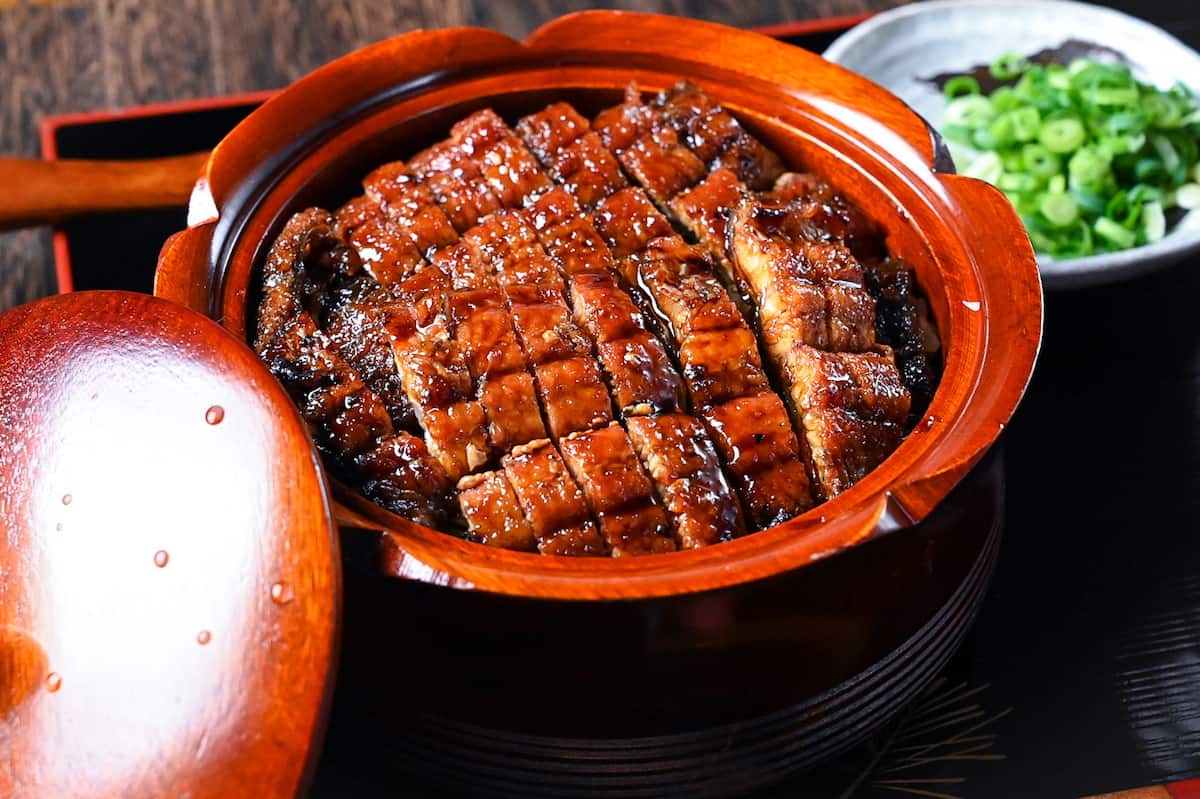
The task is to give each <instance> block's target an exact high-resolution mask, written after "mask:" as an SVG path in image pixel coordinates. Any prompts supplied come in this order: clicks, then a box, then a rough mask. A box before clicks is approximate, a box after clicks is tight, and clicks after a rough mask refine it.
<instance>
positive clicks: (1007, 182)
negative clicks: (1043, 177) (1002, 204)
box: [989, 172, 1039, 193]
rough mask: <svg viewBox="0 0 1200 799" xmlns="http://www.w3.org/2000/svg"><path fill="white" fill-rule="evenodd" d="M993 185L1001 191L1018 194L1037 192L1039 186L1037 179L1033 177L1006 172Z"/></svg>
mask: <svg viewBox="0 0 1200 799" xmlns="http://www.w3.org/2000/svg"><path fill="white" fill-rule="evenodd" d="M989 182H990V181H989ZM995 183H996V187H997V188H999V189H1000V190H1001V191H1015V192H1018V193H1021V192H1029V191H1037V189H1038V185H1039V184H1038V179H1037V178H1035V177H1034V176H1033V175H1024V174H1021V173H1020V172H1006V173H1004V174H1003V175H1001V176H1000V177H999V178H998V179H997V180H996V181H995Z"/></svg>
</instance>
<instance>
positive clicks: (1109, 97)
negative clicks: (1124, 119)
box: [1085, 88, 1138, 107]
mask: <svg viewBox="0 0 1200 799" xmlns="http://www.w3.org/2000/svg"><path fill="white" fill-rule="evenodd" d="M1085 99H1086V100H1087V101H1088V102H1090V103H1091V104H1092V105H1115V106H1119V107H1125V106H1131V105H1133V104H1134V103H1136V102H1137V101H1138V91H1137V89H1135V88H1121V89H1106V88H1098V89H1092V90H1091V91H1089V92H1088V93H1087V96H1086V97H1085Z"/></svg>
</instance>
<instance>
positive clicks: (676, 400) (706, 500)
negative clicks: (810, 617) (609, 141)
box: [516, 103, 745, 547]
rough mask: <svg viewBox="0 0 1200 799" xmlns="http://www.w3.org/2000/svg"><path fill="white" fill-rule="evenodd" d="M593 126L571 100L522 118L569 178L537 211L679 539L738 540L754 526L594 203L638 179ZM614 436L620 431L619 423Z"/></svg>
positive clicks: (528, 133)
mask: <svg viewBox="0 0 1200 799" xmlns="http://www.w3.org/2000/svg"><path fill="white" fill-rule="evenodd" d="M588 128H589V123H588V121H587V120H586V119H585V118H584V117H583V116H582V115H580V114H579V113H577V112H576V111H575V109H574V108H572V107H571V106H570V105H568V104H566V103H556V104H554V105H551V106H549V107H548V108H546V109H543V110H542V111H540V112H537V113H535V114H531V115H529V116H527V117H525V118H524V119H522V120H521V121H520V122H519V123H518V124H517V126H516V130H517V132H518V134H519V135H520V136H521V138H522V140H523V141H524V142H525V144H526V145H527V146H528V147H529V149H530V151H531V152H533V153H534V154H535V156H536V157H537V158H538V160H539V161H540V162H541V163H542V164H543V166H545V167H546V169H547V171H548V172H549V173H550V174H551V175H552V176H553V177H554V178H555V179H556V181H557V182H558V183H560V184H561V185H560V186H558V187H556V188H555V189H552V190H550V191H548V192H546V193H545V194H542V195H541V196H540V197H539V198H537V200H536V201H534V202H532V203H531V204H530V205H529V206H528V208H527V214H528V215H529V217H530V219H531V223H532V225H533V227H534V228H535V230H537V234H538V238H539V240H540V241H541V243H542V245H543V246H544V247H545V249H546V252H547V253H548V254H550V255H551V257H553V258H554V259H555V260H556V261H557V262H558V264H559V267H560V269H561V270H562V272H563V274H564V276H565V277H567V280H568V284H569V288H570V295H569V299H570V305H571V308H572V310H573V313H574V317H575V320H576V322H577V323H578V324H579V325H580V326H581V327H582V328H583V329H584V330H585V331H586V332H587V333H588V335H589V336H590V337H591V338H592V340H593V342H594V346H595V350H596V354H597V357H598V358H599V360H600V362H601V365H602V366H603V368H604V373H605V379H606V381H607V383H608V385H609V391H610V393H611V395H612V398H613V401H614V403H615V404H616V406H617V408H618V409H619V411H620V415H621V416H622V418H623V419H624V420H625V426H626V428H627V436H628V439H629V444H630V445H631V446H632V447H633V448H634V451H635V452H636V454H637V456H638V458H639V459H640V461H641V463H642V464H643V466H644V468H645V469H646V470H647V471H648V472H649V475H650V478H651V480H652V483H653V486H654V490H655V492H656V493H657V495H658V497H659V499H660V501H661V502H662V503H663V504H664V505H665V506H666V508H667V509H668V511H669V517H670V521H671V529H672V534H673V536H674V540H675V542H676V544H677V545H678V546H680V547H696V546H703V545H705V544H709V543H714V542H716V541H720V540H728V539H730V538H733V537H735V536H737V535H741V534H742V533H744V531H745V525H744V522H743V519H742V511H741V506H740V504H739V503H738V501H737V499H736V495H735V494H734V492H733V491H732V490H731V488H730V486H729V483H728V481H727V480H726V478H725V475H724V472H723V471H722V469H721V466H720V463H719V460H718V458H717V455H716V452H715V450H714V448H713V446H712V443H711V441H710V440H709V439H708V435H707V433H706V432H705V431H704V429H703V427H702V426H701V424H700V423H699V422H698V421H697V420H696V419H695V418H694V417H691V416H690V415H688V414H687V413H685V412H683V411H686V391H685V387H684V384H683V380H682V378H681V376H680V375H679V373H678V371H677V369H676V367H675V365H674V364H673V363H672V362H671V358H670V356H669V355H668V353H667V352H666V349H665V348H664V346H663V344H662V342H661V341H660V340H659V338H658V336H656V335H655V334H654V333H653V332H652V331H651V330H650V329H649V326H648V325H647V324H646V323H645V321H644V317H643V314H642V313H641V311H640V309H639V308H638V307H637V306H636V305H635V304H634V302H633V299H632V297H631V296H630V294H629V292H628V290H627V289H626V288H625V287H624V286H622V285H621V282H620V280H621V279H620V276H619V271H618V269H617V263H616V258H615V257H614V255H613V253H612V251H611V249H610V248H609V247H608V244H607V243H606V242H605V241H604V239H603V237H602V236H601V235H600V233H599V231H598V230H597V229H596V227H595V224H594V223H593V221H592V218H591V216H590V215H589V214H588V213H586V212H585V210H584V209H585V207H590V206H593V205H595V204H596V203H598V202H600V201H601V200H602V199H603V198H604V197H607V196H608V195H610V194H612V193H613V192H615V191H618V190H620V189H622V188H625V187H626V186H627V185H628V184H627V182H626V180H625V178H624V177H623V175H622V173H621V169H620V165H619V164H618V163H617V160H616V158H615V157H614V156H613V155H612V154H611V153H610V152H609V151H608V149H607V148H606V147H605V146H604V144H603V142H601V141H600V140H599V138H598V137H597V136H596V135H595V134H594V133H591V132H590V131H589V130H588ZM651 414H653V417H652V418H649V415H651ZM604 435H605V436H611V437H613V438H614V439H616V438H618V437H619V436H620V434H619V433H618V432H617V431H616V430H615V428H609V429H608V430H607V431H606V432H605V434H604ZM564 455H566V451H565V450H564Z"/></svg>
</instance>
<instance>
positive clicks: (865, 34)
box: [822, 0, 1200, 290]
mask: <svg viewBox="0 0 1200 799" xmlns="http://www.w3.org/2000/svg"><path fill="white" fill-rule="evenodd" d="M1047 6H1053V7H1055V8H1060V9H1068V10H1069V11H1070V13H1072V14H1076V15H1079V16H1081V17H1092V18H1096V19H1105V20H1109V21H1110V22H1111V23H1113V24H1115V25H1120V26H1121V29H1122V30H1130V29H1135V30H1138V31H1140V32H1141V34H1142V35H1143V36H1146V37H1149V38H1152V39H1153V40H1155V43H1156V45H1157V46H1162V47H1169V48H1171V49H1173V50H1175V51H1177V52H1178V53H1179V54H1180V56H1181V57H1184V58H1187V59H1190V60H1191V61H1193V62H1194V65H1195V67H1196V69H1195V71H1194V73H1193V74H1194V75H1197V76H1200V52H1197V51H1196V50H1194V49H1193V48H1191V47H1189V46H1188V45H1187V44H1186V43H1184V42H1182V41H1180V40H1179V38H1178V37H1176V36H1173V35H1172V34H1171V33H1169V32H1168V31H1166V30H1164V29H1162V28H1160V27H1159V26H1157V25H1155V24H1153V23H1151V22H1147V21H1146V20H1144V19H1141V18H1139V17H1135V16H1133V15H1132V14H1129V13H1126V12H1124V11H1121V10H1119V9H1116V8H1109V7H1107V6H1098V5H1093V4H1091V3H1084V2H1078V0H925V2H922V3H916V4H911V5H904V6H897V7H896V8H892V9H888V10H887V11H883V12H881V13H879V14H876V15H874V16H871V17H869V18H867V19H866V20H864V21H863V22H862V23H861V24H859V25H856V26H854V27H853V28H851V29H850V30H848V31H846V32H845V33H843V34H842V35H840V36H839V37H838V38H837V39H835V40H834V41H833V43H832V44H830V45H829V47H827V48H825V51H824V52H823V53H822V57H824V58H826V59H828V60H830V61H833V62H834V63H837V64H844V65H846V66H847V68H848V69H850V68H852V66H851V65H852V64H853V61H852V60H851V57H852V54H853V53H854V52H856V51H857V50H861V49H862V48H863V47H864V46H870V45H871V43H872V41H874V40H877V39H878V37H881V36H884V35H885V32H886V31H887V30H888V29H889V28H890V27H892V26H894V25H897V24H900V23H902V22H903V21H905V20H909V19H911V18H913V17H919V16H926V15H930V14H935V15H936V14H944V13H945V12H946V11H947V10H948V9H958V8H976V9H978V8H986V9H996V10H998V11H1000V12H1003V13H1006V14H1014V15H1015V14H1025V13H1030V12H1036V11H1037V10H1038V9H1039V7H1043V8H1044V7H1047ZM985 35H986V34H985ZM1096 44H1101V45H1106V46H1109V47H1112V48H1114V49H1116V50H1117V51H1119V52H1123V51H1122V50H1121V48H1122V43H1121V41H1118V40H1115V39H1114V40H1112V41H1101V42H1096ZM847 62H849V64H847ZM1177 80H1181V81H1184V82H1188V81H1186V80H1185V77H1177ZM1190 85H1191V87H1192V88H1193V89H1200V78H1191V81H1190ZM1197 252H1200V211H1193V212H1191V213H1190V214H1188V219H1187V221H1186V222H1185V221H1180V222H1179V223H1177V225H1176V227H1175V228H1174V229H1172V230H1171V231H1168V233H1167V235H1166V236H1165V237H1164V238H1163V239H1162V240H1160V241H1156V242H1152V243H1150V244H1142V245H1139V246H1137V247H1132V248H1130V249H1127V250H1118V251H1116V252H1111V253H1098V254H1095V255H1088V256H1084V257H1082V258H1061V259H1056V258H1053V257H1051V256H1049V255H1045V254H1041V253H1039V254H1037V258H1038V265H1039V269H1040V272H1041V277H1042V282H1043V284H1044V286H1045V287H1046V288H1047V289H1052V290H1070V289H1078V288H1088V287H1091V286H1099V285H1104V284H1107V283H1115V282H1118V281H1121V280H1127V279H1129V278H1132V277H1138V276H1142V275H1145V274H1148V273H1150V272H1153V271H1156V270H1158V269H1162V268H1164V267H1167V266H1170V265H1172V264H1175V263H1177V262H1179V261H1180V260H1182V259H1184V258H1186V257H1188V256H1189V255H1193V254H1195V253H1197Z"/></svg>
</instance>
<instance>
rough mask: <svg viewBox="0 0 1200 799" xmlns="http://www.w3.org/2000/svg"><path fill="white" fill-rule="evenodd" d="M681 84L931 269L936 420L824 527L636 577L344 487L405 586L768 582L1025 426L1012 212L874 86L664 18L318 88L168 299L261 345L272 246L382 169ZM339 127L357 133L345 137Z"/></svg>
mask: <svg viewBox="0 0 1200 799" xmlns="http://www.w3.org/2000/svg"><path fill="white" fill-rule="evenodd" d="M679 77H687V78H689V79H691V80H694V81H696V82H697V83H699V84H701V85H702V86H703V87H704V88H705V89H706V90H707V91H709V92H710V93H712V94H713V95H714V96H716V97H717V98H719V99H720V100H721V101H722V102H724V103H726V104H727V105H728V106H729V107H730V108H731V109H733V110H734V111H736V112H737V113H739V114H740V115H741V116H742V118H743V119H744V120H745V121H746V122H747V123H748V124H750V125H751V126H752V127H753V128H754V129H755V130H756V131H757V132H758V133H759V134H760V135H762V136H763V137H764V138H766V139H767V141H768V143H769V144H771V145H772V146H774V147H775V148H777V149H778V150H779V151H780V152H781V153H783V154H784V156H785V157H786V158H787V159H788V160H790V161H791V162H792V163H793V164H796V165H797V166H800V167H803V168H809V169H813V170H814V171H817V172H820V173H821V174H824V175H827V176H828V177H830V178H831V179H832V181H833V182H834V184H835V185H837V186H838V187H839V188H840V189H842V190H843V191H844V192H846V193H847V194H848V195H850V197H851V198H852V199H853V200H855V201H856V202H857V203H859V204H860V205H861V206H863V207H864V208H865V210H866V211H867V213H868V214H869V215H871V216H872V217H874V218H875V219H877V220H879V221H880V222H881V223H882V224H883V226H884V227H885V228H886V230H887V234H888V244H889V247H890V248H891V249H892V251H893V252H895V253H897V254H899V255H901V256H903V257H904V258H906V259H908V260H909V261H911V262H912V263H913V264H914V265H915V267H916V269H917V271H918V276H919V279H920V282H921V284H922V287H923V289H924V291H925V292H926V293H927V294H928V295H929V297H930V300H931V304H932V308H933V312H934V315H935V317H936V319H937V322H938V325H939V328H940V330H941V332H942V336H943V339H944V341H945V344H946V347H947V363H946V372H945V377H944V378H943V381H942V385H941V388H940V390H939V392H938V395H937V397H936V398H935V399H934V403H933V405H932V406H931V407H930V409H929V418H928V419H927V420H926V422H925V423H922V424H920V425H918V428H917V430H916V431H914V433H913V434H912V435H911V436H909V438H908V439H907V440H906V441H905V442H904V443H903V444H902V445H901V447H900V449H899V450H898V451H897V452H896V453H895V454H894V455H893V456H892V457H891V458H890V459H889V460H888V461H887V462H885V463H884V464H883V465H882V466H881V467H880V468H878V469H877V470H875V471H874V472H873V473H872V474H870V475H868V477H867V478H866V479H864V480H863V481H862V482H861V483H860V484H859V485H858V486H856V487H854V488H853V489H852V490H850V491H847V492H846V493H844V494H842V495H841V496H839V497H837V498H836V499H834V500H833V501H831V502H829V503H827V504H825V505H822V506H820V507H818V508H816V509H814V510H813V511H811V512H810V513H808V514H805V515H803V516H801V517H799V518H797V519H794V520H792V521H791V522H788V523H787V524H784V525H780V526H778V527H776V528H773V529H771V530H768V531H765V532H762V533H759V534H756V535H754V536H749V537H746V538H743V539H740V540H738V541H734V542H731V543H728V544H723V545H721V546H717V547H711V548H708V549H703V550H694V551H688V552H679V553H672V554H669V555H664V556H660V557H655V558H645V559H636V560H632V561H624V560H623V561H619V562H618V561H601V560H595V561H591V562H585V561H580V560H568V559H556V558H553V559H552V558H542V557H539V556H536V555H530V554H526V553H519V552H509V551H501V550H496V549H491V548H486V547H483V546H479V545H475V544H471V543H469V542H465V541H461V540H458V539H455V538H452V537H449V536H446V535H443V534H440V533H437V532H436V531H433V530H429V529H427V528H422V527H419V526H417V525H414V524H411V523H409V522H407V521H405V520H403V519H400V518H399V517H397V516H394V515H392V514H389V513H387V512H386V511H383V510H382V509H380V508H378V507H376V506H374V505H372V504H371V503H368V502H366V501H364V500H362V499H361V498H359V497H357V495H355V494H354V493H353V492H351V491H348V490H345V489H339V492H338V497H339V499H340V500H341V502H342V504H343V506H344V507H348V508H349V509H352V510H353V511H354V512H355V513H357V514H358V515H359V516H361V517H363V518H364V519H365V520H366V523H369V524H370V525H372V526H379V527H382V528H386V529H387V530H388V531H389V533H390V535H391V536H392V541H393V542H394V544H395V546H394V547H392V548H391V549H390V550H389V553H390V555H389V558H387V559H385V561H384V563H385V567H386V568H387V569H388V570H389V571H390V572H391V573H393V574H396V575H407V576H414V575H422V577H421V579H425V580H428V581H431V582H436V583H447V582H453V583H455V584H458V585H473V586H476V587H478V588H482V589H486V590H489V591H498V592H504V593H511V594H519V595H526V596H543V597H563V598H567V597H569V598H578V599H612V598H633V597H648V596H661V595H668V594H674V593H680V592H687V591H697V590H703V589H706V588H717V587H721V586H726V585H732V584H735V583H740V582H746V581H750V580H755V579H759V578H762V577H766V576H770V575H773V574H777V573H779V572H781V571H785V570H788V569H793V568H796V567H798V566H801V565H805V564H807V563H809V562H811V561H813V560H815V559H819V558H821V557H824V556H826V555H829V554H831V553H833V552H836V551H838V550H839V549H842V548H844V547H846V546H849V545H851V544H853V543H855V542H858V541H861V540H863V539H864V538H867V537H870V536H871V535H874V534H877V533H880V532H884V531H888V530H892V529H896V528H898V527H904V526H910V525H911V524H913V523H915V522H917V521H920V519H922V518H924V516H925V515H927V514H928V513H929V512H930V510H931V509H932V508H933V507H934V506H936V504H937V503H938V502H939V501H940V500H941V499H942V498H943V497H945V495H946V494H947V493H948V492H949V490H950V489H951V488H952V487H953V486H954V484H955V483H956V482H957V481H958V480H959V479H961V477H962V476H963V475H964V474H965V473H966V471H967V470H968V469H969V468H970V467H971V466H972V465H973V464H974V463H975V462H976V461H977V460H978V458H979V457H980V456H981V455H982V453H983V452H984V451H985V450H986V449H987V447H988V446H989V445H990V444H991V442H992V441H994V440H995V438H996V436H997V435H998V434H999V432H1000V430H1001V429H1002V426H1003V424H1004V423H1005V422H1006V421H1007V420H1008V417H1009V415H1010V414H1011V413H1012V411H1013V409H1014V408H1015V406H1016V403H1017V401H1018V400H1019V398H1020V395H1021V392H1022V390H1023V389H1024V386H1025V384H1026V382H1027V380H1028V378H1029V375H1030V373H1031V370H1032V365H1033V360H1034V357H1035V355H1036V351H1037V347H1038V342H1039V339H1040V331H1041V294H1040V286H1039V283H1038V279H1037V270H1036V265H1035V263H1034V260H1033V256H1032V253H1031V251H1030V249H1029V245H1028V241H1027V240H1026V239H1025V237H1024V234H1023V232H1022V230H1021V227H1020V222H1019V221H1018V219H1017V218H1016V216H1015V215H1014V214H1013V212H1012V211H1011V209H1010V208H1009V207H1008V206H1007V204H1006V203H1004V201H1003V198H1002V196H1001V195H1000V194H998V193H997V192H996V191H995V190H993V189H991V188H990V187H988V186H986V185H984V184H982V183H979V182H976V181H971V180H967V179H964V178H957V177H954V176H945V175H941V174H938V173H937V172H936V171H934V169H933V166H934V162H935V158H936V156H937V153H935V146H934V142H933V140H932V138H931V136H930V133H929V131H928V129H927V128H926V126H925V125H924V123H923V122H922V121H921V120H920V119H919V118H918V117H917V116H915V115H914V114H913V113H912V112H911V111H909V110H908V109H907V108H906V107H905V106H904V105H903V104H902V103H900V102H899V101H898V100H897V99H896V98H894V97H892V96H891V95H888V94H887V93H885V92H883V91H882V90H880V89H878V88H877V87H875V86H873V85H872V84H870V83H868V82H867V81H865V80H863V79H862V78H859V77H857V76H854V75H851V74H850V73H847V72H844V71H842V70H840V69H839V68H837V67H835V66H833V65H831V64H829V63H827V62H825V61H823V60H821V59H819V58H817V57H815V56H813V55H811V54H808V53H805V52H803V51H800V50H798V49H796V48H793V47H790V46H787V45H784V44H781V43H779V42H777V41H774V40H771V39H768V38H766V37H763V36H760V35H757V34H753V33H749V32H745V31H736V30H732V29H729V28H725V27H721V26H717V25H712V24H708V23H703V22H697V21H688V20H679V19H675V18H668V17H659V16H653V15H638V14H627V13H622V12H588V13H583V14H578V15H574V16H569V17H565V18H563V19H561V20H558V21H556V22H554V23H551V24H550V25H548V26H546V27H544V28H543V29H541V30H539V31H537V32H535V33H534V34H533V35H532V36H531V37H530V39H529V40H528V42H527V43H525V44H520V43H518V42H515V41H513V40H511V39H509V38H507V37H505V36H502V35H500V34H497V33H492V32H488V31H480V30H473V29H461V30H449V31H431V32H418V33H413V34H409V35H406V36H403V37H399V38H396V39H392V40H389V41H386V42H383V43H381V44H379V45H376V46H374V47H371V48H368V49H366V50H363V51H360V52H359V53H356V54H354V55H352V56H349V57H347V58H344V59H341V60H339V61H337V62H335V63H333V64H331V65H329V66H327V67H324V68H322V69H321V70H318V71H317V72H315V73H313V74H312V75H310V76H309V77H307V78H304V79H302V80H301V81H299V82H297V83H296V84H294V85H293V86H291V87H290V88H289V89H287V90H286V91H284V92H282V93H281V94H279V95H277V96H276V97H274V98H273V99H271V100H270V101H268V102H267V103H266V104H265V105H264V106H263V107H262V108H261V109H259V110H258V111H256V112H255V113H254V114H252V115H251V116H250V117H249V118H248V119H247V120H246V121H245V122H243V123H242V124H241V125H239V126H238V127H237V128H236V129H235V130H234V131H233V132H232V133H231V134H230V135H229V136H228V137H226V139H225V140H224V141H222V143H221V144H220V145H219V146H218V147H217V148H216V150H215V151H214V154H213V158H212V159H211V160H210V162H209V164H208V166H207V168H206V171H205V180H206V189H207V194H203V193H200V192H198V193H197V194H196V195H193V203H192V214H191V216H192V218H193V220H194V222H197V223H199V224H195V226H194V227H192V228H191V229H189V230H188V231H186V232H184V233H182V234H180V235H178V236H176V237H175V238H173V239H172V240H171V242H170V243H169V244H168V246H167V247H166V248H165V249H164V252H163V257H162V259H161V261H160V266H159V273H158V278H157V283H156V293H158V294H159V295H160V296H164V297H167V298H169V299H173V300H175V301H177V302H181V303H183V304H186V305H189V306H191V307H193V308H195V309H197V310H203V311H205V312H207V313H209V314H210V315H212V316H214V317H216V318H218V319H220V320H221V322H222V323H223V324H224V325H225V326H226V327H227V328H228V329H229V330H231V331H233V332H234V333H235V334H237V335H239V336H243V337H244V336H246V335H247V333H248V332H249V331H248V330H247V321H246V320H247V318H248V315H247V309H248V307H249V305H250V304H251V303H253V302H254V298H255V290H254V288H253V282H254V279H255V278H254V275H255V269H256V268H257V264H258V262H259V260H260V258H261V256H262V253H263V249H264V246H265V245H264V242H266V241H269V240H270V238H271V237H272V236H273V235H274V233H275V232H276V231H277V230H278V229H279V226H280V225H281V224H282V222H283V220H284V219H285V218H286V217H287V215H289V214H290V213H292V212H294V211H295V210H298V209H299V208H302V207H304V206H305V205H308V204H312V203H325V204H334V203H336V202H337V201H339V200H340V199H342V198H343V197H344V196H345V195H346V194H347V193H348V192H350V191H352V190H353V187H354V185H355V182H356V178H357V177H358V176H360V175H362V174H364V173H365V172H366V171H368V169H369V168H370V166H372V165H373V164H375V163H379V162H380V161H383V160H385V159H387V158H395V157H402V156H404V155H406V154H408V153H411V152H413V151H415V150H416V149H417V148H418V147H419V146H422V145H424V144H426V143H428V142H429V141H431V140H432V139H434V138H437V137H440V136H442V135H444V132H445V130H446V128H447V127H448V125H449V123H450V122H451V121H452V120H454V119H456V118H458V117H460V116H462V115H464V114H465V113H467V112H468V111H469V110H472V109H474V108H478V107H480V106H483V105H492V106H494V107H496V108H497V109H498V110H500V111H501V112H503V113H508V114H510V115H519V114H521V113H527V112H530V111H533V110H535V109H537V108H538V107H540V105H544V104H545V103H547V102H549V101H551V100H552V99H569V100H571V101H572V102H575V103H577V104H579V105H580V106H581V107H582V108H584V109H585V110H590V111H594V110H596V109H598V108H600V107H602V106H603V104H604V103H609V102H612V101H613V100H614V98H616V97H618V96H619V93H620V91H621V89H622V88H623V87H624V86H625V85H626V84H627V83H628V82H629V81H630V80H636V81H638V83H639V85H641V86H643V87H644V88H646V89H658V88H663V87H665V86H667V85H670V84H672V83H674V82H675V81H676V80H677V79H678V78H679ZM329 119H340V120H343V121H342V122H341V123H340V124H339V125H338V126H336V127H331V126H329V125H327V124H325V121H326V120H329ZM205 219H211V220H212V221H209V222H205V221H204V220H205ZM981 386H982V387H984V390H980V387H981Z"/></svg>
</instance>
